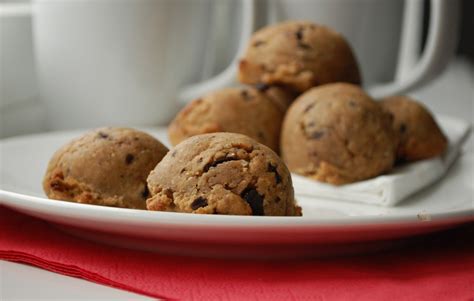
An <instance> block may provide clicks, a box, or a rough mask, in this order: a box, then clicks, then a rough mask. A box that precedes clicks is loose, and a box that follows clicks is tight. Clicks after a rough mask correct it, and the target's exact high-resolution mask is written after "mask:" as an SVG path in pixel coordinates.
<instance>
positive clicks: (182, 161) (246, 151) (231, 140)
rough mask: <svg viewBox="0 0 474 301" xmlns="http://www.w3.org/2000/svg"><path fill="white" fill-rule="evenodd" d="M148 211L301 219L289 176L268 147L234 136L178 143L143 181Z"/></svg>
mask: <svg viewBox="0 0 474 301" xmlns="http://www.w3.org/2000/svg"><path fill="white" fill-rule="evenodd" d="M147 181H148V188H149V190H150V193H151V197H150V198H149V199H148V200H147V208H148V210H158V211H172V212H188V213H202V214H232V215H291V216H293V215H301V210H300V208H298V207H297V206H296V205H295V199H294V193H293V186H292V182H291V177H290V173H289V171H288V169H287V167H286V166H285V164H284V163H283V162H282V160H281V159H280V158H279V157H278V156H277V155H276V154H275V153H274V152H273V151H272V150H271V149H270V148H268V147H266V146H264V145H262V144H260V143H258V142H256V141H255V140H253V139H251V138H249V137H247V136H244V135H241V134H235V133H213V134H203V135H198V136H194V137H191V138H188V139H186V140H184V141H183V142H181V143H180V144H178V145H177V146H176V147H175V148H173V149H171V150H170V152H169V153H168V154H167V155H166V156H165V157H164V158H163V160H162V161H161V162H160V163H159V164H158V165H157V166H156V168H155V169H154V170H153V171H152V172H151V173H150V176H149V177H148V180H147Z"/></svg>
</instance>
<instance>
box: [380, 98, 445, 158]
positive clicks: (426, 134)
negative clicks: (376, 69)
mask: <svg viewBox="0 0 474 301" xmlns="http://www.w3.org/2000/svg"><path fill="white" fill-rule="evenodd" d="M381 104H382V107H383V108H385V109H386V110H388V111H389V112H390V113H392V114H393V117H394V119H393V128H394V130H395V131H396V132H398V134H399V137H400V144H399V146H398V150H397V160H398V161H400V162H410V161H416V160H422V159H427V158H431V157H436V156H438V155H441V154H442V153H443V152H444V151H445V150H446V147H447V145H448V140H447V139H446V137H445V136H444V134H443V132H442V131H441V129H440V128H439V126H438V124H437V123H436V121H435V120H434V118H433V116H432V115H431V113H430V112H429V111H428V109H427V108H425V107H424V106H423V105H422V104H421V103H418V102H416V101H415V100H413V99H410V98H409V97H407V96H393V97H388V98H385V99H384V100H382V102H381Z"/></svg>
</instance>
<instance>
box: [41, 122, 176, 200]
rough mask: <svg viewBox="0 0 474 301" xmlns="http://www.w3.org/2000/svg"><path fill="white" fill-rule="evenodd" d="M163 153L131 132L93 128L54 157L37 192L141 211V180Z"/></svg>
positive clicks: (143, 183) (143, 186) (143, 181)
mask: <svg viewBox="0 0 474 301" xmlns="http://www.w3.org/2000/svg"><path fill="white" fill-rule="evenodd" d="M167 151H168V149H167V148H166V147H165V146H164V145H163V144H161V143H160V142H159V141H158V140H156V139H155V138H153V137H152V136H150V135H148V134H145V133H143V132H140V131H137V130H133V129H127V128H110V127H109V128H101V129H97V130H93V131H90V132H88V133H86V134H85V135H83V136H82V137H80V138H78V139H75V140H73V141H71V142H69V143H68V144H66V145H64V146H63V147H62V148H60V149H59V150H58V151H57V152H56V153H55V154H54V156H53V157H52V159H51V161H50V162H49V165H48V169H47V171H46V174H45V176H44V180H43V188H44V191H45V193H46V195H47V196H48V197H49V198H50V199H57V200H64V201H72V202H78V203H84V204H95V205H105V206H115V207H124V208H135V209H146V202H145V201H146V199H147V198H148V197H149V191H148V187H147V185H146V178H147V177H148V174H149V173H150V171H151V170H152V169H153V168H154V167H155V166H156V164H157V163H158V162H159V161H160V160H161V159H162V158H163V157H164V155H165V154H166V153H167Z"/></svg>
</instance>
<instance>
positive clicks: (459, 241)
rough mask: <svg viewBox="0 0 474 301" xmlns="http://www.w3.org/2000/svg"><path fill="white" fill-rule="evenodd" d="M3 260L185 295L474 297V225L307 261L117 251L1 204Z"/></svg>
mask: <svg viewBox="0 0 474 301" xmlns="http://www.w3.org/2000/svg"><path fill="white" fill-rule="evenodd" d="M0 229H1V232H0V258H1V259H6V260H11V261H17V262H23V263H27V264H31V265H35V266H38V267H41V268H44V269H47V270H50V271H54V272H57V273H61V274H65V275H69V276H73V277H80V278H84V279H87V280H90V281H93V282H97V283H101V284H105V285H108V286H113V287H117V288H121V289H124V290H128V291H132V292H137V293H140V294H144V295H148V296H151V297H158V298H164V299H179V300H369V299H370V300H397V301H398V300H430V301H431V300H438V301H439V300H472V299H473V298H474V243H473V237H474V224H470V225H467V226H463V227H461V228H458V229H455V230H450V231H445V232H442V233H438V234H436V235H431V236H429V237H428V238H423V239H421V240H417V242H416V243H414V244H413V243H411V244H410V245H409V246H406V247H405V248H403V249H402V250H393V251H390V252H384V253H379V254H376V255H374V254H372V255H365V256H352V257H340V258H330V259H328V258H325V259H313V260H304V261H303V260H301V261H283V262H279V261H273V262H265V261H244V260H222V259H221V260H218V259H202V258H190V257H178V256H165V255H160V254H155V253H148V252H140V251H132V250H126V249H118V248H114V247H110V246H105V245H100V244H96V243H93V242H89V241H86V240H82V239H79V238H75V237H72V236H69V235H67V234H65V233H63V232H61V231H59V230H57V229H56V228H55V227H53V226H51V225H50V224H48V223H46V222H44V221H41V220H38V219H34V218H31V217H28V216H26V215H22V214H20V213H16V212H14V211H11V210H10V209H7V208H5V207H1V206H0Z"/></svg>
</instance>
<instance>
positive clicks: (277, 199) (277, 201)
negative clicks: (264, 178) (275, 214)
mask: <svg viewBox="0 0 474 301" xmlns="http://www.w3.org/2000/svg"><path fill="white" fill-rule="evenodd" d="M280 201H281V199H280V197H279V196H277V197H276V199H275V203H277V204H278V203H280Z"/></svg>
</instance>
